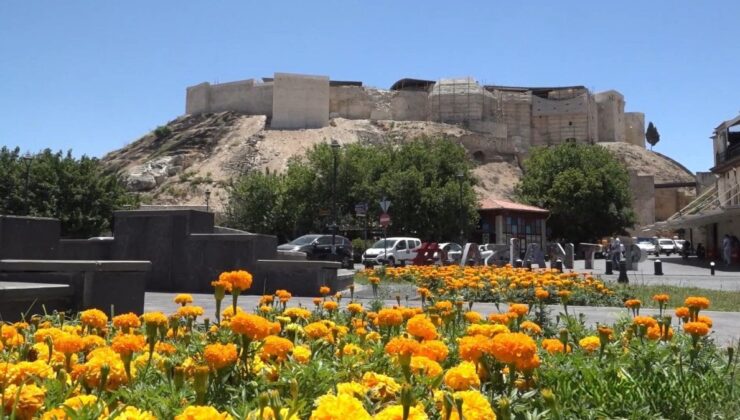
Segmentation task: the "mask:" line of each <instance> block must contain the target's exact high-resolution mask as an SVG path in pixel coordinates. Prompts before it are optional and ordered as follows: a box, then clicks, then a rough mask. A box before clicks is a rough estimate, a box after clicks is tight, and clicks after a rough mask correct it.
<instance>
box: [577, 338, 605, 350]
mask: <svg viewBox="0 0 740 420" xmlns="http://www.w3.org/2000/svg"><path fill="white" fill-rule="evenodd" d="M578 345H579V346H580V347H581V348H582V349H583V350H585V351H587V352H589V353H591V352H593V351H596V350H598V349H599V348H600V347H601V340H600V339H599V337H597V336H595V335H589V336H588V337H584V338H582V339H580V340H579V341H578Z"/></svg>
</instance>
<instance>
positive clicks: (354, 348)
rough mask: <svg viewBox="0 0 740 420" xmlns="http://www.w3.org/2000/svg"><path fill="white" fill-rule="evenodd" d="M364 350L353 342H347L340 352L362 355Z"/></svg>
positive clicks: (344, 354)
mask: <svg viewBox="0 0 740 420" xmlns="http://www.w3.org/2000/svg"><path fill="white" fill-rule="evenodd" d="M364 354H365V350H363V349H362V347H360V346H358V345H357V344H353V343H347V344H345V345H344V347H342V353H341V355H343V356H358V355H364Z"/></svg>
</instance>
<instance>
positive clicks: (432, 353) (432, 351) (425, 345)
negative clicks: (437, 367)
mask: <svg viewBox="0 0 740 420" xmlns="http://www.w3.org/2000/svg"><path fill="white" fill-rule="evenodd" d="M371 334H372V333H371ZM368 336H370V334H368ZM449 352H450V350H449V349H448V348H447V345H446V344H445V343H444V342H443V341H440V340H425V341H422V342H421V344H420V345H419V348H418V349H417V350H416V353H415V354H414V356H424V357H428V358H429V359H432V360H434V361H435V362H442V361H443V360H445V359H446V358H447V355H448V354H449Z"/></svg>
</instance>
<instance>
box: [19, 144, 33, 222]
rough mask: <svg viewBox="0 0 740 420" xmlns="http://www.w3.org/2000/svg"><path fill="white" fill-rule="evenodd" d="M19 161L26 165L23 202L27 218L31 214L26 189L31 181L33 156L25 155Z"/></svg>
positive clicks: (29, 199) (29, 200)
mask: <svg viewBox="0 0 740 420" xmlns="http://www.w3.org/2000/svg"><path fill="white" fill-rule="evenodd" d="M21 159H22V160H23V163H24V164H25V165H26V184H25V186H24V188H23V202H24V204H25V205H26V216H28V215H29V214H31V198H30V197H29V195H28V194H29V192H28V187H29V184H30V181H31V164H32V163H33V156H31V155H30V154H29V153H26V155H25V156H23V157H22V158H21Z"/></svg>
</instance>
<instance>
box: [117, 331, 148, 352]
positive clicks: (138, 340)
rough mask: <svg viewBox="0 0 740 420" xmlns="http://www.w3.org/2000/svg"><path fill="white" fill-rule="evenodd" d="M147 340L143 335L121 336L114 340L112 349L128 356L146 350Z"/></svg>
mask: <svg viewBox="0 0 740 420" xmlns="http://www.w3.org/2000/svg"><path fill="white" fill-rule="evenodd" d="M144 346H146V338H144V336H143V335H134V334H121V335H117V336H115V337H114V338H113V342H112V343H111V348H112V349H113V351H115V352H116V353H118V354H120V355H122V356H128V355H131V354H132V353H136V352H140V351H142V350H144Z"/></svg>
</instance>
